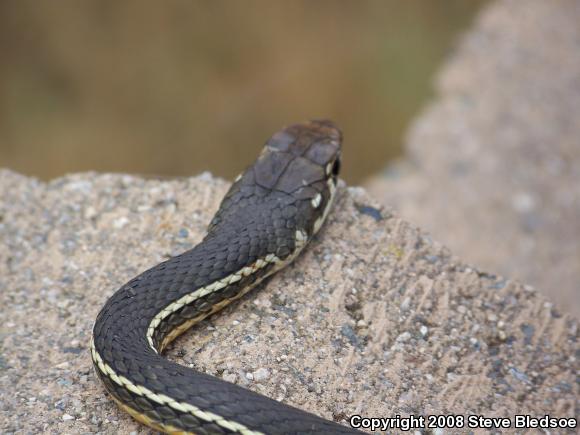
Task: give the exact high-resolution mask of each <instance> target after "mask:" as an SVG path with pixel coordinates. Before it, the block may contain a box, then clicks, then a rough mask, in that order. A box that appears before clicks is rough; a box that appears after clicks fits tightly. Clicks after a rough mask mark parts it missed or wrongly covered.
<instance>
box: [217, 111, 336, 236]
mask: <svg viewBox="0 0 580 435" xmlns="http://www.w3.org/2000/svg"><path fill="white" fill-rule="evenodd" d="M341 141H342V134H341V132H340V130H339V129H338V128H337V127H336V125H335V124H334V123H333V122H332V121H327V120H315V121H309V122H305V123H302V124H294V125H290V126H288V127H286V128H284V129H282V130H280V131H279V132H277V133H275V134H274V135H273V136H272V137H271V138H270V139H269V140H268V141H267V142H266V144H265V146H264V149H263V150H262V153H261V154H260V156H259V157H258V159H257V160H256V162H255V163H254V164H253V165H252V166H250V167H249V168H248V169H246V171H244V172H243V173H242V174H241V175H240V176H239V177H238V178H237V179H236V181H235V182H234V184H233V185H232V187H231V188H230V191H229V192H228V193H227V195H226V197H225V198H224V200H223V202H222V204H221V206H220V211H219V212H218V213H217V214H216V216H215V217H214V219H213V221H212V223H211V224H210V227H209V231H210V232H212V231H213V230H214V229H215V227H216V226H218V225H220V224H221V223H224V222H226V221H227V222H228V225H229V226H230V227H233V226H237V225H240V226H241V225H245V224H246V223H245V222H242V221H244V219H245V218H244V216H249V218H248V219H254V217H252V216H257V215H260V216H261V218H260V219H264V220H265V219H268V220H272V221H276V220H278V222H277V225H283V226H284V227H285V229H287V230H288V231H289V232H291V233H292V235H294V233H296V232H302V234H304V233H305V234H304V237H306V238H307V239H309V238H310V236H312V235H313V234H314V233H316V232H317V231H318V230H319V229H320V226H321V225H322V222H323V221H324V219H325V218H326V215H327V213H328V211H329V209H330V205H331V203H332V199H333V197H334V192H335V190H336V183H337V177H338V173H339V171H340V147H341ZM248 210H251V212H248ZM281 219H285V220H286V221H285V222H283V223H282V222H279V221H280V220H281Z"/></svg>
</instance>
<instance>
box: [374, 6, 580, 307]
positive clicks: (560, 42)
mask: <svg viewBox="0 0 580 435" xmlns="http://www.w3.org/2000/svg"><path fill="white" fill-rule="evenodd" d="M578 23H580V3H579V2H577V1H570V0H556V1H550V2H546V1H543V0H530V1H527V2H525V5H522V2H519V1H514V0H512V1H498V2H493V3H491V4H490V5H489V7H488V8H487V9H486V10H484V12H483V13H482V14H481V15H480V16H479V19H478V20H477V23H476V24H475V26H474V28H473V29H472V30H471V31H470V32H469V33H468V34H467V35H466V37H465V38H464V41H463V43H462V44H461V46H460V48H459V50H458V51H457V53H456V54H455V55H454V56H453V57H452V58H451V59H450V61H449V62H448V63H447V64H446V65H445V67H444V68H443V70H442V72H441V74H440V77H439V80H438V83H437V97H436V98H435V101H434V102H433V103H432V104H431V105H430V106H429V107H428V108H427V110H426V111H425V113H424V114H423V115H422V116H421V117H420V118H419V119H417V120H416V122H415V123H414V125H413V127H412V128H411V131H410V133H409V135H408V140H407V143H406V149H407V156H406V157H405V159H404V160H403V161H402V162H399V163H398V164H396V165H392V166H391V167H389V168H388V170H387V171H386V173H385V174H384V176H381V177H377V178H376V179H375V180H374V181H372V182H370V183H368V185H367V187H369V189H370V191H371V193H373V194H374V195H375V196H376V197H377V198H380V199H381V200H382V201H383V202H384V203H385V204H388V205H389V206H393V207H394V208H395V209H396V210H397V211H398V212H399V213H400V214H401V216H403V217H404V218H406V219H408V220H410V221H411V222H414V223H416V224H417V225H419V226H420V227H421V228H424V229H426V230H428V231H430V232H431V233H432V234H433V235H434V237H435V238H437V239H438V240H440V241H441V242H443V243H445V244H446V245H447V246H449V247H450V248H451V249H452V250H453V251H454V252H456V253H457V254H458V255H460V256H461V258H463V259H464V260H466V261H468V262H471V263H474V264H477V265H478V266H479V267H480V270H485V271H488V272H491V273H497V274H501V275H504V276H508V277H510V278H517V279H519V280H521V281H523V282H526V283H527V284H531V285H533V286H535V287H537V288H539V289H540V290H541V291H544V292H545V294H547V295H549V296H550V298H551V299H553V300H554V301H555V302H557V303H558V304H559V305H560V306H561V307H563V308H564V309H565V310H566V311H569V312H571V313H573V314H575V315H580V297H579V295H580V286H579V284H578V283H579V282H580V267H579V265H580V243H579V241H578V234H580V122H579V120H578V119H579V118H578V116H579V115H578V114H579V113H580V91H579V89H580V56H579V55H578V47H579V41H580V26H579V25H578Z"/></svg>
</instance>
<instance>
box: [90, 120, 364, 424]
mask: <svg viewBox="0 0 580 435" xmlns="http://www.w3.org/2000/svg"><path fill="white" fill-rule="evenodd" d="M340 145H341V134H340V131H339V130H338V129H337V128H336V127H335V126H334V124H332V123H331V122H330V121H312V122H309V123H304V124H299V125H293V126H290V127H287V128H285V129H283V130H281V131H279V132H278V133H276V134H275V135H274V136H272V138H271V139H270V140H269V141H268V142H267V143H266V146H265V147H264V149H263V151H262V153H261V154H260V156H259V158H258V160H257V161H256V162H255V163H254V164H253V165H252V166H251V167H249V168H248V169H247V170H246V171H245V172H244V173H242V174H241V175H240V176H239V177H238V178H237V179H236V181H235V182H234V184H233V185H232V187H231V188H230V190H229V191H228V193H227V194H226V196H225V197H224V199H223V200H222V203H221V205H220V208H219V210H218V212H217V213H216V215H215V216H214V218H213V219H212V221H211V223H210V225H209V228H208V233H207V235H206V236H205V238H204V239H203V241H202V242H201V243H200V244H199V245H197V246H196V247H194V248H193V249H191V250H189V251H187V252H184V253H183V254H181V255H179V256H176V257H173V258H171V259H170V260H168V261H165V262H163V263H160V264H158V265H157V266H155V267H153V268H151V269H149V270H147V271H146V272H143V273H142V274H141V275H139V276H137V277H136V278H134V279H132V280H131V281H129V282H128V283H127V284H125V285H124V286H123V287H121V288H120V289H119V290H118V291H117V292H116V293H115V294H114V295H113V296H112V297H111V298H110V299H109V300H108V301H107V303H106V304H105V306H104V307H103V309H102V310H101V312H100V313H99V315H98V317H97V319H96V322H95V326H94V328H93V338H92V340H91V356H92V360H93V364H94V366H95V369H96V372H97V374H98V376H99V377H100V379H101V380H102V381H103V383H104V385H105V387H106V389H107V390H108V391H109V393H110V394H111V395H112V397H113V398H114V400H115V401H116V402H117V403H118V404H119V406H120V407H121V408H122V409H124V410H125V411H127V412H128V413H129V414H131V415H132V416H133V417H134V418H136V419H137V420H139V421H140V422H142V423H144V424H146V425H148V426H151V427H152V428H155V429H157V430H160V431H163V432H166V433H195V434H234V433H235V434H245V435H250V434H256V435H257V434H341V433H358V431H355V430H353V429H349V428H347V427H345V426H341V425H338V424H336V423H334V422H331V421H327V420H324V419H321V418H319V417H316V416H314V415H312V414H309V413H307V412H304V411H301V410H299V409H296V408H293V407H290V406H288V405H284V404H282V403H279V402H276V401H274V400H272V399H269V398H267V397H265V396H262V395H259V394H256V393H254V392H252V391H249V390H247V389H244V388H242V387H239V386H237V385H233V384H230V383H227V382H224V381H222V380H220V379H217V378H215V377H212V376H209V375H206V374H203V373H200V372H197V371H195V370H193V369H190V368H187V367H183V366H180V365H178V364H175V363H173V362H171V361H168V360H166V359H165V358H163V357H162V356H161V355H160V354H161V352H162V351H163V349H164V348H165V347H166V346H167V344H168V343H170V342H171V341H172V340H173V339H174V338H175V337H177V336H178V335H179V334H181V333H182V332H184V331H185V330H187V329H188V328H189V327H191V326H192V325H194V324H195V323H198V322H199V321H201V320H202V319H204V318H205V317H207V316H209V315H211V314H213V313H214V312H216V311H218V310H219V309H221V308H223V307H224V306H225V305H227V304H228V303H229V302H231V301H233V300H235V299H238V298H239V297H241V296H242V295H243V294H245V293H246V292H248V291H249V290H250V289H251V288H252V287H254V286H255V285H256V284H258V283H259V282H260V281H262V280H263V279H264V278H266V277H267V276H269V275H271V274H272V273H274V272H275V271H277V270H279V269H281V268H282V267H284V266H285V265H287V264H288V263H290V262H291V261H292V260H293V259H294V258H295V257H296V255H298V254H299V253H300V251H301V250H302V249H303V248H304V246H305V245H306V244H307V243H308V241H309V240H310V239H311V238H312V236H313V235H314V234H315V233H316V232H317V231H318V230H319V228H320V226H321V225H322V223H323V221H324V219H325V218H326V215H327V213H328V211H329V209H330V206H331V203H332V200H333V196H334V192H335V188H336V181H337V174H338V171H339V166H340Z"/></svg>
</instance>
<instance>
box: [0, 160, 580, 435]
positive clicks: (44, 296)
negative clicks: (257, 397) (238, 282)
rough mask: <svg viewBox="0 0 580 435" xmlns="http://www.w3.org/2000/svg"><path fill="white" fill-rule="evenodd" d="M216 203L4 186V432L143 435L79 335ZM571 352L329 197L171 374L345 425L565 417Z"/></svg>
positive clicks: (0, 249)
mask: <svg viewBox="0 0 580 435" xmlns="http://www.w3.org/2000/svg"><path fill="white" fill-rule="evenodd" d="M227 187H228V183H226V182H223V181H220V180H216V179H214V178H212V177H211V176H209V175H207V174H206V175H201V176H198V177H195V178H188V179H184V180H177V181H156V180H143V179H141V178H138V177H132V176H125V175H99V174H90V173H88V174H78V175H71V176H67V177H64V178H60V179H57V180H54V181H52V182H50V183H47V184H45V183H41V182H38V181H36V180H34V179H31V178H27V177H24V176H21V175H19V174H16V173H14V172H10V171H0V240H1V243H0V390H1V391H2V394H1V395H0V433H3V434H11V433H17V434H36V433H55V434H57V433H58V434H81V433H91V434H92V433H101V434H117V433H123V434H138V433H150V431H149V430H148V429H146V428H144V427H143V426H140V425H139V424H137V423H136V422H134V421H133V420H132V419H131V418H130V417H128V416H127V415H125V414H124V413H122V412H121V411H119V410H118V409H117V407H116V406H115V405H114V403H113V402H112V401H111V400H110V399H109V398H108V397H107V395H106V394H105V391H104V389H103V387H102V386H101V385H100V383H99V382H98V380H97V378H96V375H95V374H94V372H93V370H92V367H91V361H90V357H89V352H88V349H87V344H88V340H89V337H90V333H91V327H92V324H93V320H94V318H95V316H96V315H97V313H98V311H99V309H100V307H101V306H102V305H103V303H104V302H105V300H106V299H107V297H108V296H110V295H111V294H112V293H113V292H114V291H115V290H116V289H117V288H118V287H119V286H120V285H122V284H123V283H124V282H126V281H127V280H129V279H130V278H132V277H133V276H135V275H136V274H137V273H139V272H140V271H142V270H144V269H145V268H147V267H149V266H152V265H154V264H156V263H157V262H160V261H162V260H164V259H166V258H167V257H169V256H171V255H174V254H177V253H179V252H181V251H183V250H186V249H188V248H190V247H192V246H194V245H195V244H196V243H198V242H199V241H200V239H201V238H202V236H203V234H204V231H205V227H206V225H207V223H208V222H209V220H210V218H211V216H212V214H213V213H214V212H215V211H216V209H217V207H218V203H219V200H220V198H221V196H222V195H223V194H224V193H225V191H226V189H227ZM577 339H578V327H577V320H576V319H574V318H573V317H571V316H569V315H567V314H563V313H562V312H560V311H558V310H557V309H555V308H554V306H553V305H552V303H551V302H549V301H548V300H546V299H545V298H544V297H543V296H541V295H539V294H538V293H537V292H536V291H534V290H533V289H532V288H530V287H526V286H524V285H522V284H519V283H518V282H515V281H511V280H509V279H506V278H503V277H500V276H494V275H490V274H487V273H483V272H480V271H479V270H477V269H476V268H474V267H471V266H467V265H466V264H465V263H463V262H462V261H461V260H459V259H458V258H456V257H455V256H453V255H452V254H451V253H450V251H448V250H447V249H446V248H444V247H443V246H442V245H440V244H439V243H437V242H435V241H434V240H433V239H432V238H431V237H429V236H428V235H427V234H426V233H424V232H422V231H420V230H418V229H417V228H415V227H413V226H411V225H410V224H408V223H407V222H405V221H403V220H401V219H400V218H398V217H396V216H394V215H393V214H392V213H391V212H390V211H389V210H386V209H380V208H379V207H378V206H377V203H376V201H374V200H373V199H371V198H370V197H369V196H367V194H366V193H365V192H364V191H363V190H362V189H352V188H350V189H349V188H346V187H344V186H343V187H341V188H340V189H339V194H338V197H337V203H336V206H335V208H334V210H333V212H332V213H331V215H330V217H329V222H328V223H327V225H326V226H325V228H323V229H322V230H321V233H320V234H319V235H318V236H317V237H316V239H315V240H314V241H313V242H312V243H311V245H310V246H309V247H308V248H307V250H306V252H305V253H304V255H302V256H300V257H299V258H298V259H297V261H296V262H295V263H294V264H293V265H291V266H290V267H289V268H287V269H285V270H283V271H282V272H280V273H279V274H277V275H276V276H275V277H273V278H272V279H271V280H270V281H269V282H268V283H266V285H265V286H261V288H259V289H258V290H257V291H254V292H251V293H250V294H248V295H247V296H246V297H244V298H243V299H242V300H240V301H239V302H238V303H235V304H234V305H233V306H231V307H228V308H226V309H225V310H224V311H223V312H221V313H219V314H218V315H216V316H214V317H212V318H211V319H210V320H208V321H205V322H203V323H202V324H201V325H200V326H199V327H196V328H194V330H192V331H190V332H189V333H187V334H186V335H185V336H183V337H182V338H180V339H178V340H177V341H176V342H175V343H174V344H173V345H172V346H171V348H170V349H169V352H168V354H169V355H168V357H169V358H172V359H174V360H176V361H179V362H180V363H181V364H184V365H190V366H192V367H196V368H198V369H200V370H203V371H205V372H207V373H210V374H213V375H215V376H218V377H220V378H223V379H225V380H227V381H230V382H235V383H238V384H240V385H244V386H246V387H248V388H250V389H253V390H255V391H258V392H260V393H263V394H266V395H268V396H270V397H273V398H276V399H279V400H282V401H284V402H286V403H290V404H293V405H296V406H299V407H301V408H304V409H307V410H310V411H312V412H314V413H317V414H319V415H322V416H324V417H326V418H329V419H335V420H337V421H341V422H346V419H347V417H348V416H350V415H353V414H362V415H364V416H373V417H377V416H381V417H391V416H394V415H396V414H401V415H410V414H413V415H415V416H420V415H423V416H425V415H431V414H446V413H455V414H460V413H461V414H482V415H485V416H488V417H491V416H502V417H513V415H514V414H515V413H527V414H531V415H534V416H543V415H544V414H546V413H548V414H551V415H553V416H559V417H565V416H568V417H572V416H574V415H575V410H576V409H577V406H578V385H577V383H576V377H575V376H576V371H577V370H578V362H577V359H576V358H575V354H577V353H578V351H579V350H580V349H579V347H578V344H577ZM465 431H466V430H464V431H459V432H465ZM453 432H458V431H453ZM422 433H427V431H425V430H423V431H422ZM435 433H446V431H443V432H440V431H439V432H437V431H436V432H435Z"/></svg>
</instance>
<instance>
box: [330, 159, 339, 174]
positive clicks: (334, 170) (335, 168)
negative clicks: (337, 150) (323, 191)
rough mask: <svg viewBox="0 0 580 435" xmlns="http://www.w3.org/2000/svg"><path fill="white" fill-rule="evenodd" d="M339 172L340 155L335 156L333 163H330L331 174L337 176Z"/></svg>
mask: <svg viewBox="0 0 580 435" xmlns="http://www.w3.org/2000/svg"><path fill="white" fill-rule="evenodd" d="M339 172H340V157H337V158H336V160H335V161H334V163H333V164H332V175H333V176H335V177H336V176H338V173H339Z"/></svg>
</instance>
